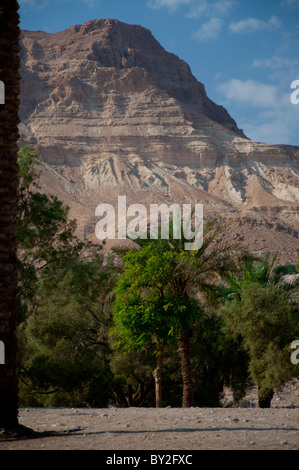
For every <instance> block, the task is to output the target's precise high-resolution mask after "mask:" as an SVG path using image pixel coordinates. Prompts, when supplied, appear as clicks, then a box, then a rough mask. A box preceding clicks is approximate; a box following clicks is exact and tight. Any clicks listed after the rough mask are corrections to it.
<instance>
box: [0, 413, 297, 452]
mask: <svg viewBox="0 0 299 470" xmlns="http://www.w3.org/2000/svg"><path fill="white" fill-rule="evenodd" d="M298 418H299V408H270V409H259V408H188V409H182V408H160V409H156V408H105V409H104V408H100V409H99V408H98V409H86V408H21V409H20V410H19V422H20V424H23V425H25V426H28V427H30V428H32V429H33V430H34V431H38V432H45V431H51V432H53V431H55V432H54V433H53V434H52V435H45V436H37V437H34V438H31V439H19V440H8V441H0V449H1V450H176V451H179V450H184V451H186V450H298V449H299V433H298V431H299V426H298V424H299V422H298Z"/></svg>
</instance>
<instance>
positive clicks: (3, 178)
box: [0, 0, 22, 437]
mask: <svg viewBox="0 0 299 470" xmlns="http://www.w3.org/2000/svg"><path fill="white" fill-rule="evenodd" d="M18 8H19V6H18V3H17V1H15V0H9V1H8V0H0V80H1V81H2V82H3V83H4V88H5V103H4V104H1V105H0V341H2V346H3V345H4V352H5V356H4V364H0V428H4V429H5V431H2V432H1V435H2V437H3V435H4V434H5V432H6V431H9V430H13V429H16V428H18V426H19V425H18V378H17V340H16V327H17V319H16V311H17V300H16V299H17V282H18V278H17V267H16V213H17V202H18V198H17V194H18V177H17V173H18V166H17V152H18V148H17V141H18V138H19V134H18V123H19V118H18V112H19V81H20V77H19V26H18V25H19V15H18ZM19 428H22V427H21V426H19Z"/></svg>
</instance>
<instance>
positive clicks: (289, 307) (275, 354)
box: [222, 282, 299, 408]
mask: <svg viewBox="0 0 299 470" xmlns="http://www.w3.org/2000/svg"><path fill="white" fill-rule="evenodd" d="M298 313H299V312H298V305H296V303H294V302H292V301H291V297H290V292H289V291H286V290H284V289H283V288H281V287H279V286H278V285H274V284H269V285H261V284H260V283H257V282H248V283H244V284H243V285H242V286H241V290H240V292H239V295H238V296H235V297H233V298H232V299H231V300H229V301H227V302H226V303H225V304H224V306H223V309H222V314H223V318H224V320H225V323H226V329H227V330H228V331H229V332H232V333H233V334H234V335H235V336H236V337H241V338H242V343H243V347H244V349H245V351H246V352H247V353H248V356H249V372H250V375H251V378H252V380H253V381H254V382H255V383H256V384H257V386H258V398H259V406H260V407H262V408H265V407H270V403H271V399H272V397H273V393H274V389H275V388H279V387H280V386H282V385H283V384H284V383H285V382H286V381H288V380H290V379H291V378H292V377H294V376H296V374H297V371H296V369H295V367H294V366H293V364H292V363H291V361H290V344H291V342H292V341H293V340H294V339H296V338H297V337H298V333H299V331H298V319H299V315H298Z"/></svg>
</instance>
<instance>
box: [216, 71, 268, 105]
mask: <svg viewBox="0 0 299 470" xmlns="http://www.w3.org/2000/svg"><path fill="white" fill-rule="evenodd" d="M218 90H219V91H221V92H222V93H223V94H224V96H225V98H226V99H228V100H229V101H236V102H239V103H242V104H246V105H248V106H257V107H261V108H263V107H269V106H270V107H273V106H275V102H276V100H277V87H276V86H274V85H268V84H265V83H261V82H256V81H254V80H247V81H245V82H243V81H242V80H239V79H238V78H232V79H231V80H229V81H228V82H226V83H222V84H221V85H219V87H218Z"/></svg>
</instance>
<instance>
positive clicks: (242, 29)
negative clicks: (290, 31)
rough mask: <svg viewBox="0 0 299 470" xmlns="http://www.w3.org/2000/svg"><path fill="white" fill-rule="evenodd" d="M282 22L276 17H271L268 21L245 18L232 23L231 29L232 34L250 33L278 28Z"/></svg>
mask: <svg viewBox="0 0 299 470" xmlns="http://www.w3.org/2000/svg"><path fill="white" fill-rule="evenodd" d="M279 26H280V21H279V19H278V18H277V17H276V16H271V18H270V19H269V20H268V21H263V20H259V19H258V18H245V19H244V20H240V21H232V22H231V23H230V25H229V29H230V31H231V32H232V33H250V32H254V31H259V30H265V29H272V28H278V27H279Z"/></svg>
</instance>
